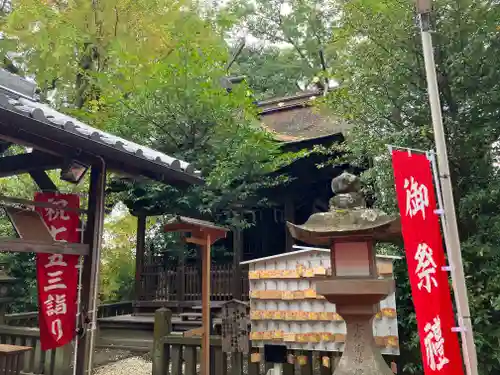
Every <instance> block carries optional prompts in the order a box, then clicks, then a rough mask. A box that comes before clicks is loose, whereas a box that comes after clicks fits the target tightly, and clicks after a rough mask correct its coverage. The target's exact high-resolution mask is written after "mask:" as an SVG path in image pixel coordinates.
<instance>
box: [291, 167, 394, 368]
mask: <svg viewBox="0 0 500 375" xmlns="http://www.w3.org/2000/svg"><path fill="white" fill-rule="evenodd" d="M332 190H333V192H334V194H335V196H334V197H333V198H332V199H331V200H330V209H329V211H328V212H322V213H316V214H313V215H312V216H311V217H310V218H309V219H308V220H307V221H306V223H305V224H303V225H295V224H292V223H287V226H288V229H289V230H290V233H291V235H292V236H293V237H294V238H295V239H297V240H299V241H302V242H305V243H307V244H310V245H317V246H318V245H319V246H325V245H326V246H328V247H330V249H331V267H332V276H331V277H330V278H328V279H324V280H322V281H318V282H317V283H316V289H317V290H316V291H317V293H318V294H320V295H323V296H324V297H325V298H326V299H327V300H328V301H329V302H331V303H334V304H335V305H336V311H337V313H339V314H340V315H341V316H342V317H343V318H344V320H345V322H346V329H347V335H346V343H345V349H344V353H343V355H342V358H341V359H340V362H339V364H338V366H337V369H336V370H335V372H334V375H352V374H359V375H392V371H391V370H390V368H389V367H388V366H387V364H386V362H385V361H384V359H383V357H382V355H381V354H380V351H379V350H378V348H377V346H376V344H375V340H374V337H373V318H374V316H375V314H376V313H377V312H378V310H379V302H380V301H381V300H383V299H384V298H385V297H387V296H388V295H389V294H391V293H392V292H393V291H394V287H395V286H394V280H392V279H382V278H379V277H378V275H377V267H376V264H375V250H374V245H375V243H376V242H378V241H381V242H384V241H385V242H389V241H392V240H394V239H397V238H398V237H399V236H400V221H399V218H398V217H393V216H389V215H387V214H385V213H384V212H382V211H379V210H376V209H368V208H366V203H365V198H364V196H363V194H362V193H361V183H360V181H359V179H358V178H357V177H356V176H354V175H352V174H349V173H343V174H341V175H340V176H338V177H336V178H334V179H333V180H332Z"/></svg>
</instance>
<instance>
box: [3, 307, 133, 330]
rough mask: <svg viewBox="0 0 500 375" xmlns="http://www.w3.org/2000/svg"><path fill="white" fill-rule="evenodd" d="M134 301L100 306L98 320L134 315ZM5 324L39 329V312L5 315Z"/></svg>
mask: <svg viewBox="0 0 500 375" xmlns="http://www.w3.org/2000/svg"><path fill="white" fill-rule="evenodd" d="M132 311H133V307H132V301H122V302H113V303H106V304H103V305H99V307H98V310H97V317H98V318H107V317H110V316H118V315H127V314H132ZM5 324H6V325H8V326H13V327H38V311H30V312H22V313H14V314H6V315H5Z"/></svg>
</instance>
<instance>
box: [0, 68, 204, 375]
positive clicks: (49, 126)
mask: <svg viewBox="0 0 500 375" xmlns="http://www.w3.org/2000/svg"><path fill="white" fill-rule="evenodd" d="M35 90H36V85H35V84H33V83H32V82H29V81H27V80H24V79H22V78H20V77H18V76H15V75H12V74H10V73H8V72H7V71H5V70H1V69H0V178H3V177H9V176H15V175H19V174H23V173H29V175H30V176H31V177H32V179H33V181H34V182H35V183H36V184H37V185H38V187H39V189H40V190H42V191H53V192H54V191H57V187H56V185H55V184H54V183H53V181H52V180H51V179H50V177H49V176H48V175H47V173H46V171H48V170H53V169H62V170H67V171H73V170H76V169H83V173H85V170H86V169H90V188H89V191H88V194H89V196H88V207H87V208H86V209H81V210H78V211H79V213H80V214H84V215H86V230H85V235H84V241H83V242H84V243H83V244H72V243H60V242H55V241H53V240H49V241H46V242H41V241H39V240H37V241H33V240H30V239H28V238H20V239H11V238H8V239H1V241H0V251H23V252H38V253H40V252H42V253H43V252H45V253H47V252H48V253H65V254H78V255H82V256H85V258H84V265H83V289H82V300H81V310H82V314H83V316H84V323H83V326H82V327H80V328H81V329H82V330H83V332H85V334H84V335H82V336H80V337H79V339H78V340H79V345H78V353H77V363H76V371H77V372H76V373H77V374H78V375H83V374H88V375H90V373H91V371H92V353H93V347H94V340H95V334H94V331H95V319H96V309H97V306H96V299H97V298H96V297H97V288H98V284H97V281H98V279H99V262H100V247H101V241H102V232H103V220H104V198H105V188H106V174H107V173H108V172H114V173H122V174H126V175H127V176H129V177H130V176H142V177H146V178H151V179H153V180H156V181H159V182H163V183H165V184H170V185H174V186H177V187H181V188H182V187H188V186H190V185H192V184H201V183H202V182H203V181H202V179H201V177H200V173H199V172H198V171H196V170H195V168H194V167H193V166H192V165H190V164H188V163H186V162H183V161H181V160H177V159H175V158H172V157H170V156H168V155H165V154H163V153H161V152H158V151H155V150H152V149H150V148H148V147H144V146H141V145H138V144H136V143H133V142H129V141H127V140H125V139H122V138H119V137H116V136H114V135H112V134H109V133H106V132H103V131H101V130H98V129H95V128H92V127H90V126H88V125H86V124H84V123H82V122H80V121H78V120H77V119H75V118H72V117H69V116H67V115H65V114H62V113H60V112H57V111H55V110H54V109H52V108H51V107H49V106H47V105H45V104H43V103H41V102H39V101H38V100H37V97H36V94H35ZM15 146H21V147H17V148H16V147H15ZM14 149H15V151H16V152H14ZM19 150H24V151H26V152H24V153H19ZM73 182H75V183H77V182H78V180H77V181H73ZM0 201H1V202H2V204H3V205H4V206H5V207H8V209H9V210H10V211H11V212H10V213H11V217H12V214H16V213H17V214H24V218H19V219H18V220H17V221H16V220H15V222H16V226H18V227H19V228H17V229H18V232H19V234H20V235H21V236H24V237H25V235H26V233H32V232H30V231H29V230H27V228H26V226H24V227H23V224H26V220H28V221H29V223H30V225H31V224H33V223H36V222H37V219H36V215H35V216H34V215H33V214H30V213H31V212H33V211H29V210H25V209H22V210H19V209H18V208H12V206H16V205H17V206H19V205H21V206H23V207H26V206H28V207H33V206H39V205H40V204H39V203H36V202H33V201H30V200H26V199H19V198H15V197H6V196H0ZM17 206H16V207H17ZM44 207H49V208H54V209H60V207H59V206H54V205H50V204H45V206H44ZM16 210H17V211H16ZM17 224H19V225H17ZM21 227H23V228H22V229H21ZM28 229H29V228H28ZM42 232H43V230H42ZM45 234H47V233H45ZM37 238H39V236H38V237H37Z"/></svg>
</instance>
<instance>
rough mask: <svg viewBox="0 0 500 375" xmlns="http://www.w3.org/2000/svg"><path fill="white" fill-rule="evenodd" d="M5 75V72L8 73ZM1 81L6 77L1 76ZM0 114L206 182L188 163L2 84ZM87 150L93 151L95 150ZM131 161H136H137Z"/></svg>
mask: <svg viewBox="0 0 500 375" xmlns="http://www.w3.org/2000/svg"><path fill="white" fill-rule="evenodd" d="M3 73H5V71H4V72H3ZM0 78H2V76H1V75H0ZM0 111H11V112H14V113H17V114H21V115H23V116H25V117H28V118H31V119H33V120H36V121H38V124H39V125H38V126H45V127H50V128H57V129H60V130H63V131H65V132H67V133H69V134H71V135H74V136H75V137H77V138H80V137H83V138H86V140H88V141H91V142H92V143H94V144H95V145H96V146H108V147H111V148H113V149H114V150H116V151H120V152H121V153H124V154H127V155H129V156H130V157H133V158H137V159H141V161H142V162H147V163H146V165H147V164H150V165H151V167H153V166H154V168H155V170H158V167H159V166H160V167H164V169H165V171H164V173H165V174H167V173H168V172H169V171H176V172H180V173H182V174H186V175H189V180H190V181H191V182H196V180H199V182H200V183H201V182H202V180H201V173H200V171H198V170H196V169H195V168H194V167H193V165H191V164H189V163H187V162H184V161H182V160H179V159H177V158H173V157H171V156H168V155H165V154H163V153H161V152H158V151H156V150H153V149H151V148H149V147H145V146H141V145H139V144H137V143H134V142H131V141H128V140H126V139H123V138H120V137H117V136H115V135H112V134H110V133H106V132H104V131H102V130H99V129H96V128H93V127H91V126H89V125H87V124H84V123H83V122H81V121H79V120H77V119H75V118H73V117H70V116H67V115H65V114H63V113H60V112H58V111H56V110H54V109H53V108H51V107H50V106H48V105H46V104H43V103H40V102H38V101H35V100H32V99H28V98H27V97H26V96H25V95H24V94H23V93H19V92H18V91H14V90H9V89H6V87H5V86H3V85H0ZM0 118H1V117H0ZM0 123H1V120H0ZM13 125H14V126H16V124H12V123H11V122H9V123H8V124H7V126H9V127H11V126H13ZM47 130H49V129H47ZM85 151H88V152H90V151H91V150H85ZM129 160H131V161H133V159H129ZM144 165H145V164H144V163H142V164H141V166H142V167H143V168H144Z"/></svg>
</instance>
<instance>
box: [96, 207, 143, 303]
mask: <svg viewBox="0 0 500 375" xmlns="http://www.w3.org/2000/svg"><path fill="white" fill-rule="evenodd" d="M136 235H137V218H136V217H134V216H132V215H130V213H129V212H128V210H127V208H126V207H125V206H124V205H123V204H118V205H116V206H115V208H114V210H113V211H112V214H111V215H109V216H108V218H107V219H106V220H105V223H104V241H103V247H102V262H101V284H100V286H101V288H100V289H101V300H102V301H105V302H115V301H122V300H131V299H133V297H134V285H135V283H134V274H135V241H136Z"/></svg>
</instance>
